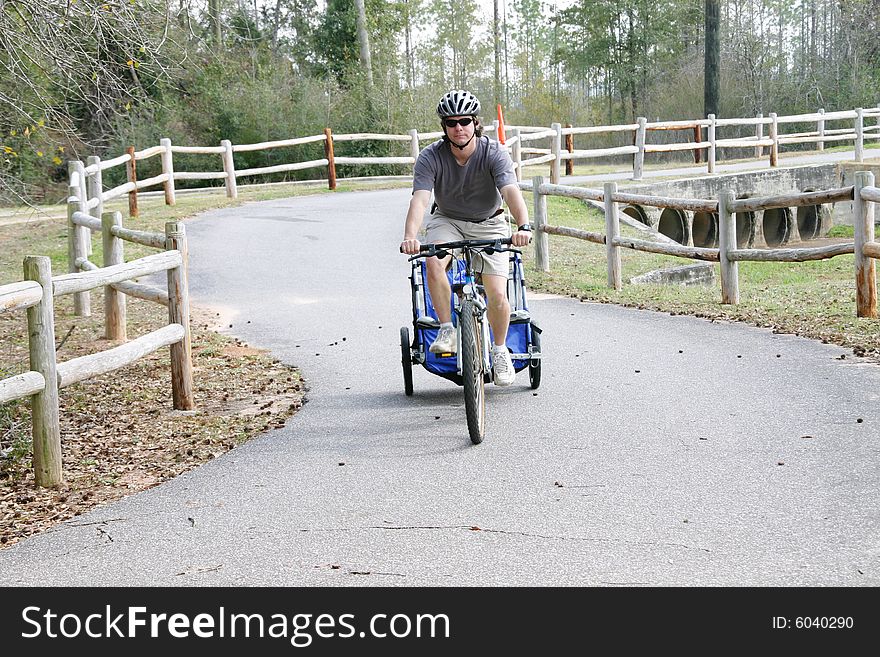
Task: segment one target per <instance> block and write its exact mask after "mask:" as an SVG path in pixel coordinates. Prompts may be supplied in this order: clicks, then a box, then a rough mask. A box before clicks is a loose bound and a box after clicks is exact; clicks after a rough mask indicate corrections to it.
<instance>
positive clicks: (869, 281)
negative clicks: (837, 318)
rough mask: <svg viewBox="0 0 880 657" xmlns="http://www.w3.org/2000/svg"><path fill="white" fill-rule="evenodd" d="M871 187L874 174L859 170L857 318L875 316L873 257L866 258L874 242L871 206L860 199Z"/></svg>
mask: <svg viewBox="0 0 880 657" xmlns="http://www.w3.org/2000/svg"><path fill="white" fill-rule="evenodd" d="M873 186H874V174H873V173H871V172H870V171H858V172H856V175H855V185H854V186H853V215H854V216H853V226H854V228H855V231H854V233H855V256H856V258H855V260H856V262H855V264H856V316H858V317H871V318H876V317H877V276H876V266H875V263H874V258H872V257H870V256H866V255H865V251H864V247H865V244H866V243H869V242H873V241H874V203H872V202H871V201H866V200H865V199H863V198H862V188H863V187H873Z"/></svg>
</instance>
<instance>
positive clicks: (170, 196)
mask: <svg viewBox="0 0 880 657" xmlns="http://www.w3.org/2000/svg"><path fill="white" fill-rule="evenodd" d="M159 144H160V145H161V146H162V147H163V148H164V149H165V150H163V151H162V173H164V174H167V175H168V180H166V181H165V183H164V188H165V205H174V203H175V202H176V198H175V195H174V158H173V157H172V153H171V140H170V139H168V138H167V137H163V138H162V139H160V140H159Z"/></svg>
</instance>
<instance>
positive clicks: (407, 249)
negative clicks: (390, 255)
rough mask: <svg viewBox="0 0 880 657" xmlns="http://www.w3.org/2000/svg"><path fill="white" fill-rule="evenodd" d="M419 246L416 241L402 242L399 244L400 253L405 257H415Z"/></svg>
mask: <svg viewBox="0 0 880 657" xmlns="http://www.w3.org/2000/svg"><path fill="white" fill-rule="evenodd" d="M421 246H422V245H421V244H420V243H419V241H418V240H403V241H402V242H401V243H400V252H401V253H406V254H407V255H415V254H417V253H418V252H419V249H420V248H421Z"/></svg>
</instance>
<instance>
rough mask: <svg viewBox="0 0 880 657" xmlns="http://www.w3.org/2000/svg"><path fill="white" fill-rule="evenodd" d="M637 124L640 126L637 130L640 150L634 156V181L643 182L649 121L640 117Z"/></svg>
mask: <svg viewBox="0 0 880 657" xmlns="http://www.w3.org/2000/svg"><path fill="white" fill-rule="evenodd" d="M636 123H638V124H639V127H638V128H637V129H636V148H638V149H639V150H638V151H637V152H636V153H635V154H634V155H633V180H641V179H642V170H643V168H644V165H645V133H646V132H647V125H648V119H646V118H645V117H644V116H640V117H638V118H637V119H636Z"/></svg>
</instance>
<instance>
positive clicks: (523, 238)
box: [510, 231, 532, 246]
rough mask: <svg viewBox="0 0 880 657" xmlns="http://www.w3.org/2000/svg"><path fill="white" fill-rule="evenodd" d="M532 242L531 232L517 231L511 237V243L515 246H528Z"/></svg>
mask: <svg viewBox="0 0 880 657" xmlns="http://www.w3.org/2000/svg"><path fill="white" fill-rule="evenodd" d="M531 241H532V233H531V232H529V231H517V232H515V233H513V235H511V236H510V243H511V244H512V245H513V246H528V245H529V242H531Z"/></svg>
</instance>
